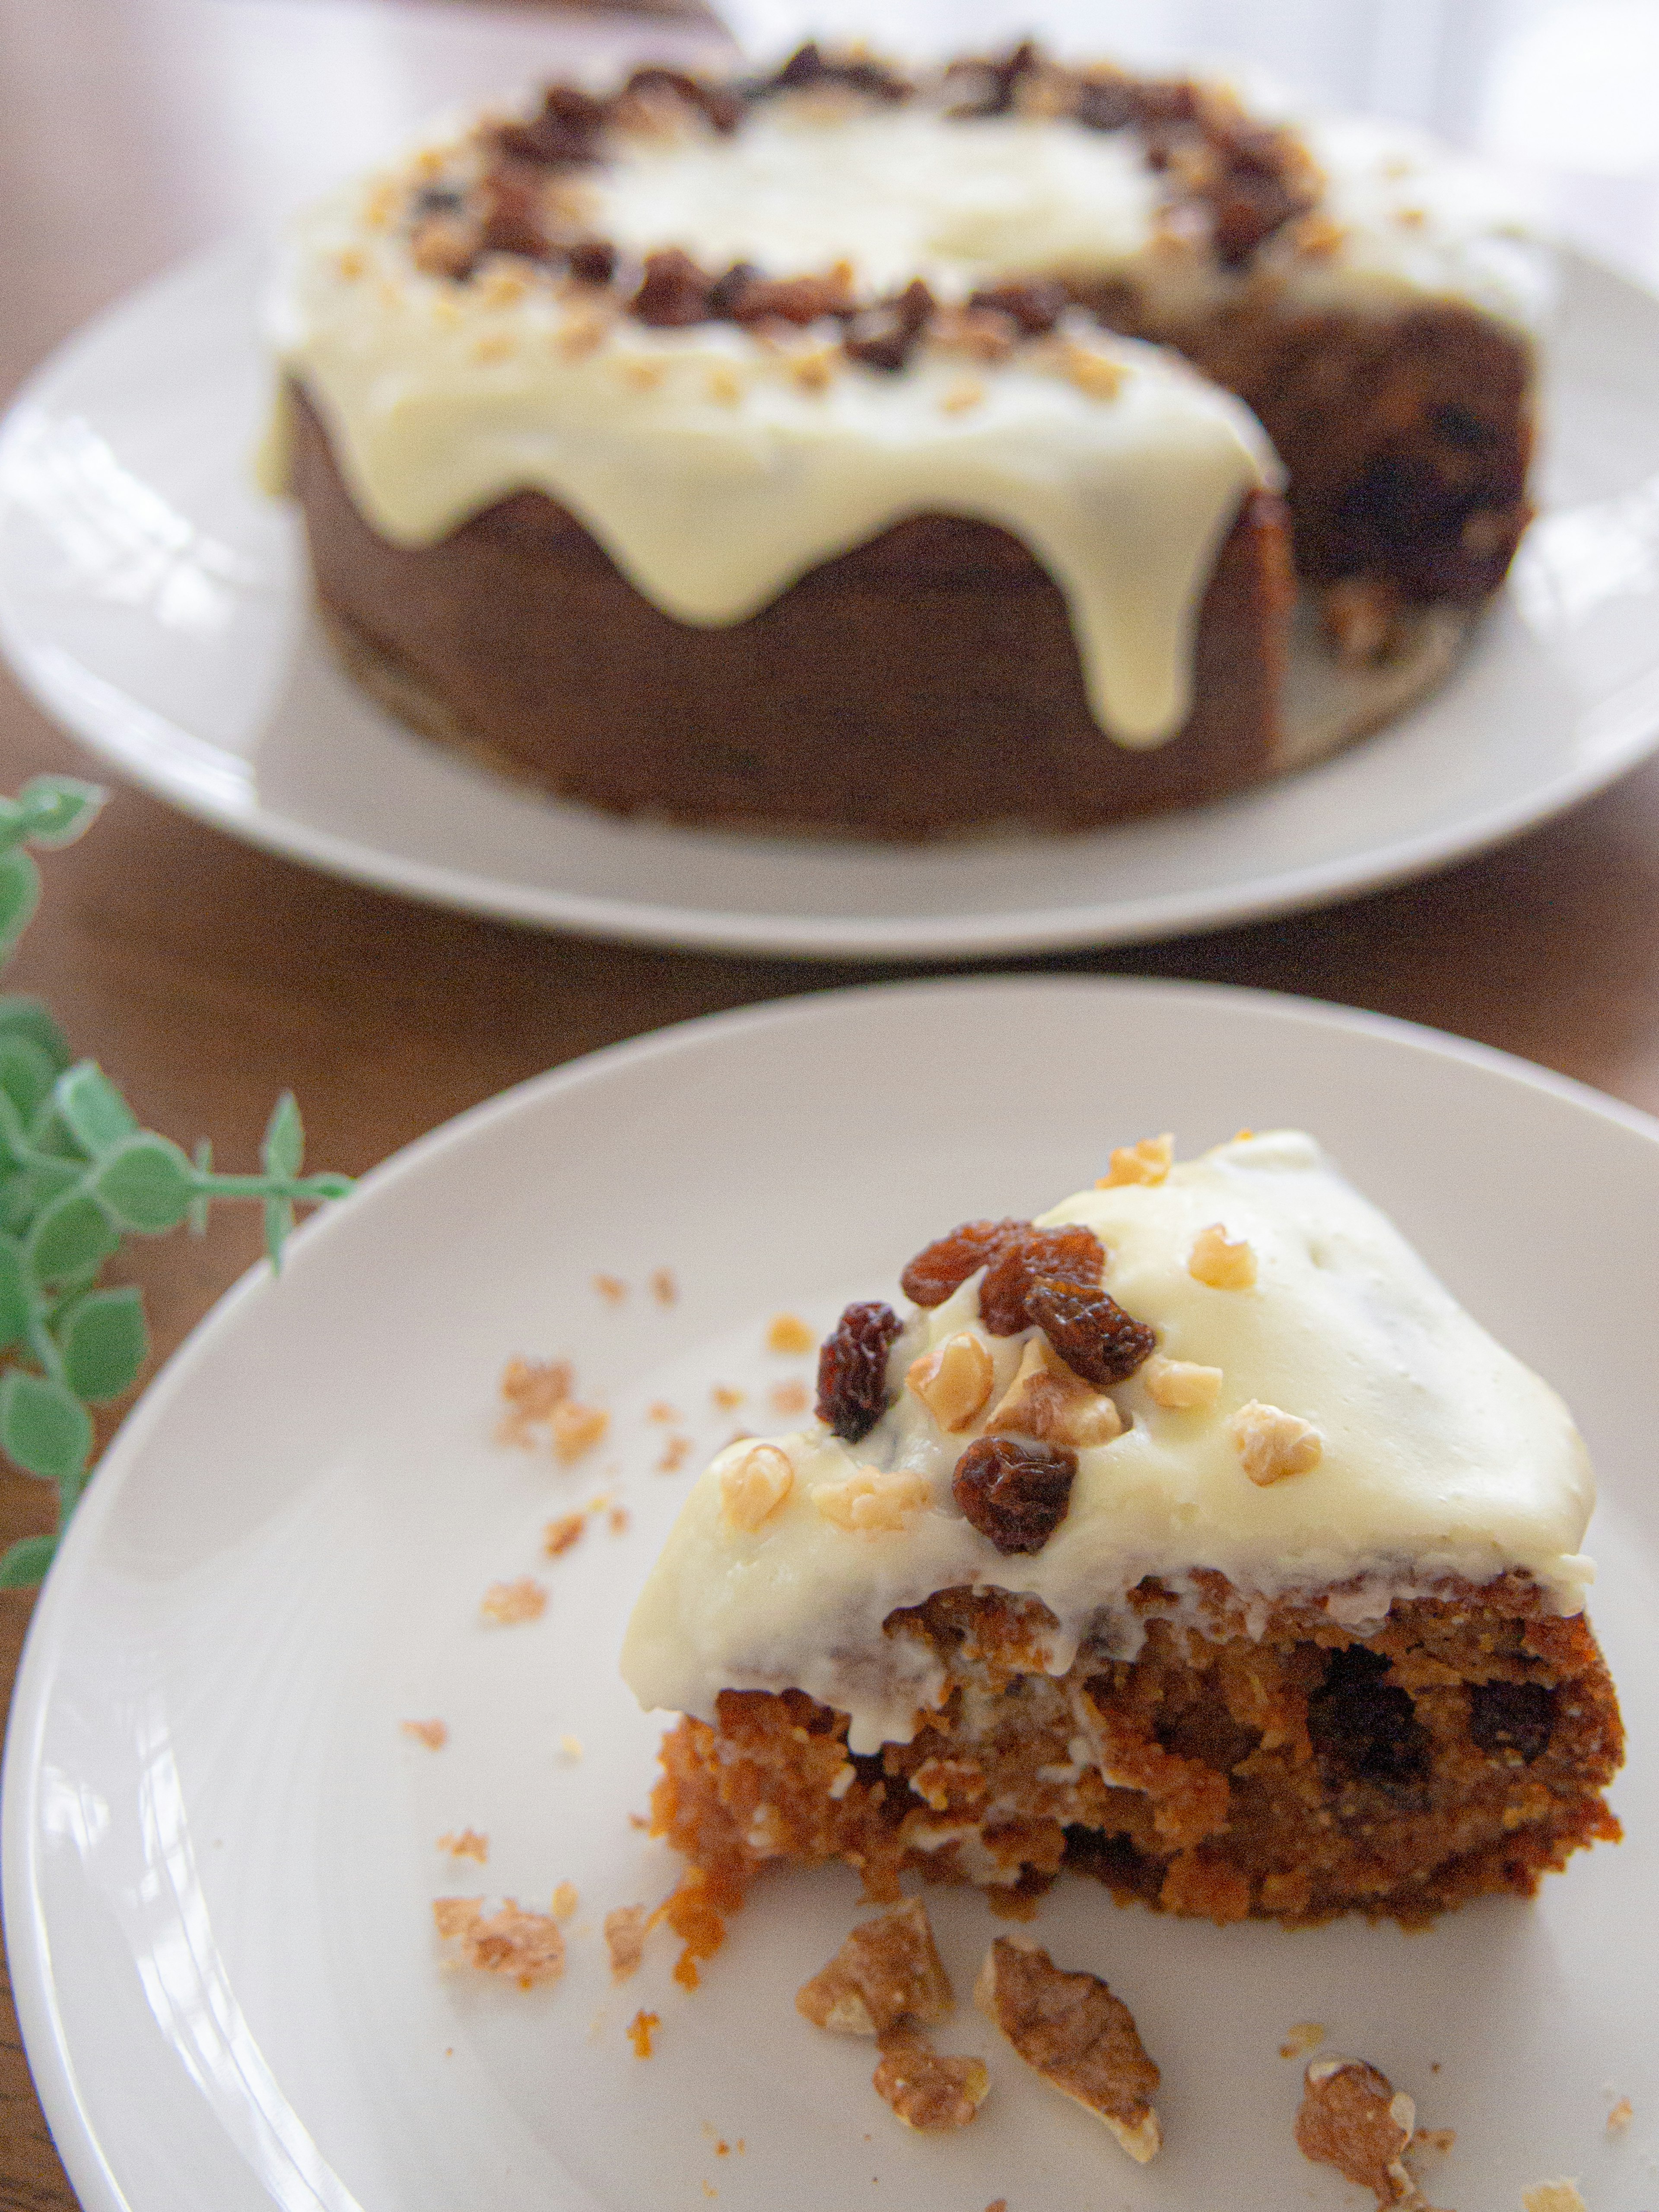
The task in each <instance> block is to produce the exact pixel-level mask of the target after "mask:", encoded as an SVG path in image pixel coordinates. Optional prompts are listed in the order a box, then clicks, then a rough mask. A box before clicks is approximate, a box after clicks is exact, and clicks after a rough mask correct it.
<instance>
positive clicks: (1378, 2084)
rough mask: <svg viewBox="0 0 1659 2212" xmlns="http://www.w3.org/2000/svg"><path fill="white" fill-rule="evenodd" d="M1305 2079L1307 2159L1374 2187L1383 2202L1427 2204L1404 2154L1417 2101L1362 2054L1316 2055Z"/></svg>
mask: <svg viewBox="0 0 1659 2212" xmlns="http://www.w3.org/2000/svg"><path fill="white" fill-rule="evenodd" d="M1303 2083H1304V2087H1303V2093H1302V2109H1301V2111H1300V2112H1298V2113H1297V2116H1296V2141H1297V2148H1298V2149H1299V2150H1300V2151H1301V2153H1302V2155H1303V2156H1304V2158H1306V2159H1311V2160H1313V2162H1314V2164H1315V2165H1316V2166H1334V2167H1335V2168H1336V2170H1337V2172H1339V2173H1340V2174H1341V2175H1342V2176H1343V2178H1344V2179H1346V2180H1348V2181H1352V2182H1357V2183H1358V2185H1359V2186H1360V2187H1361V2188H1362V2189H1369V2190H1371V2191H1374V2192H1375V2194H1376V2201H1377V2204H1378V2206H1379V2207H1383V2206H1388V2205H1393V2204H1406V2205H1412V2206H1418V2207H1420V2206H1422V2204H1423V2195H1422V2191H1420V2190H1419V2188H1418V2185H1417V2183H1416V2181H1415V2180H1414V2179H1413V2176H1412V2174H1411V2173H1410V2172H1409V2171H1408V2170H1407V2166H1406V2163H1405V2158H1404V2153H1405V2151H1406V2148H1407V2145H1408V2144H1409V2143H1410V2142H1411V2139H1412V2133H1413V2129H1414V2128H1415V2127H1416V2125H1417V2107H1416V2106H1415V2105H1414V2104H1413V2102H1412V2100H1411V2099H1410V2098H1409V2097H1408V2096H1407V2095H1406V2094H1405V2093H1404V2092H1403V2091H1402V2092H1401V2093H1400V2094H1398V2095H1396V2094H1395V2087H1394V2084H1393V2083H1392V2082H1391V2081H1389V2077H1388V2076H1387V2075H1386V2074H1379V2073H1378V2072H1377V2070H1376V2067H1375V2066H1368V2065H1367V2064H1366V2063H1365V2061H1364V2059H1363V2058H1316V2059H1314V2060H1312V2061H1311V2062H1310V2064H1309V2067H1308V2070H1307V2072H1306V2074H1305V2075H1304V2076H1303Z"/></svg>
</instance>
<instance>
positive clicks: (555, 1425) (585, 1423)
mask: <svg viewBox="0 0 1659 2212" xmlns="http://www.w3.org/2000/svg"><path fill="white" fill-rule="evenodd" d="M610 1425H611V1416H610V1414H609V1413H606V1412H605V1407H603V1406H579V1405H578V1404H577V1403H576V1401H575V1400H574V1398H567V1399H566V1400H565V1401H564V1402H563V1404H562V1405H559V1406H556V1407H554V1408H553V1413H552V1417H551V1419H550V1422H549V1427H550V1429H551V1431H552V1433H553V1449H554V1452H555V1454H556V1456H557V1457H558V1458H560V1459H562V1460H564V1461H565V1462H569V1461H571V1460H575V1459H580V1457H581V1455H582V1454H583V1453H584V1452H586V1451H592V1449H593V1447H594V1445H595V1444H596V1443H599V1439H600V1437H602V1436H604V1434H605V1431H606V1430H607V1429H608V1428H609V1427H610Z"/></svg>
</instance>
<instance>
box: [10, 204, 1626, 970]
mask: <svg viewBox="0 0 1659 2212" xmlns="http://www.w3.org/2000/svg"><path fill="white" fill-rule="evenodd" d="M259 265H260V257H259V256H258V254H257V253H256V252H254V251H253V250H252V249H251V248H248V247H240V248H237V249H235V250H228V251H225V252H220V253H219V254H217V255H216V256H214V257H212V258H210V259H207V260H204V261H201V262H197V263H195V264H191V266H189V267H187V268H185V269H183V270H179V271H178V272H177V273H176V274H174V275H173V276H168V277H166V278H164V279H163V280H162V281H161V283H157V284H155V285H153V286H151V287H150V288H149V289H147V290H145V291H143V292H140V293H138V294H137V295H135V297H134V298H132V299H131V301H128V302H127V303H126V304H125V306H123V307H118V308H117V309H116V310H115V311H114V312H113V313H112V314H110V315H109V316H107V317H106V318H105V319H103V320H102V321H101V322H99V323H97V324H94V325H93V327H92V328H91V329H90V330H89V331H87V332H85V333H84V334H83V335H82V337H79V338H78V339H76V341H74V342H73V343H71V344H70V345H69V346H68V347H67V348H66V349H64V352H63V353H61V354H60V355H59V356H57V358H56V359H55V360H54V361H53V362H51V363H49V364H48V365H47V367H46V368H45V369H44V370H43V371H42V372H41V374H40V376H39V377H38V378H37V379H36V380H35V381H34V383H33V385H32V386H30V387H29V389H28V390H27V392H26V393H25V395H24V396H23V398H21V400H20V401H19V403H18V404H17V406H16V408H15V410H14V412H13V414H12V416H11V417H10V420H9V425H8V427H7V429H6V431H5V433H4V435H3V439H0V641H3V643H4V645H5V648H6V650H7V651H8V653H9V654H10V656H11V658H12V660H13V661H14V663H15V666H16V667H17V669H18V671H19V673H20V674H21V677H22V678H23V680H24V682H25V683H26V684H27V685H28V686H29V688H30V689H31V690H33V693H34V694H35V696H36V697H37V698H38V699H39V700H40V702H41V704H42V705H43V706H44V707H45V708H46V710H47V711H48V712H49V713H50V714H53V715H54V716H56V717H57V719H58V720H59V721H61V722H63V723H64V725H65V726H67V727H69V728H70V730H72V731H74V732H76V733H77V734H78V735H79V736H80V737H82V738H83V739H84V740H85V741H86V742H87V743H88V744H90V745H91V746H92V747H93V748H94V750H96V751H97V752H99V753H100V754H102V755H103V756H104V757H105V758H106V759H107V760H109V761H110V762H111V763H113V765H114V766H115V767H116V768H117V769H119V770H120V771H122V772H123V773H124V774H125V775H130V776H131V777H133V778H134V779H135V780H136V781H138V782H140V783H143V784H145V785H147V786H148V787H149V788H150V789H151V790H153V791H155V792H157V793H160V794H161V796H162V797H164V798H167V799H171V800H172V801H173V803H174V804H175V805H179V806H182V807H183V808H185V810H186V811H188V812H190V813H192V814H197V815H199V816H201V817H203V818H204V820H207V821H210V822H213V823H218V824H219V825H220V826H221V827H222V828H223V829H229V830H232V831H234V832H235V833H236V834H237V835H239V836H245V837H247V838H250V839H252V841H253V842H256V843H258V844H262V845H266V846H269V847H270V848H273V849H275V850H276V851H278V852H283V853H287V854H291V855H292V856H293V857H294V858H295V859H297V860H306V861H309V862H310V863H312V864H313V866H319V867H323V868H327V869H331V870H332V871H335V872H337V873H339V874H342V875H346V876H353V877H356V878H360V879H361V880H362V881H364V882H367V883H371V884H380V885H382V886H384V887H385V888H386V889H389V890H399V891H404V892H408V893H410V894H411V895H412V896H416V897H418V898H425V899H432V900H435V901H437V902H441V903H444V904H448V905H453V906H459V907H465V908H473V909H475V910H476V911H477V912H480V913H484V914H492V915H503V916H506V917H508V918H510V919H513V920H515V921H528V922H538V923H541V924H544V925H546V926H552V927H562V928H569V929H580V930H585V931H587V932H589V933H593V934H596V935H599V936H612V937H619V938H630V939H643V940H649V941H654V942H658V943H667V944H673V945H703V946H710V947H714V948H715V949H718V950H723V951H741V950H747V951H768V952H784V953H796V954H805V955H810V956H815V957H830V956H841V955H851V956H854V957H871V958H875V957H883V958H891V957H898V958H933V957H946V956H962V955H975V956H977V955H986V954H995V953H1008V952H1013V951H1034V950H1040V949H1042V948H1044V947H1050V946H1057V945H1088V944H1103V943H1109V942H1114V941H1126V940H1130V939H1139V938H1148V937H1156V936H1158V935H1160V934H1165V933H1170V932H1172V931H1176V930H1186V929H1196V928H1201V927H1210V926H1212V925H1216V924H1219V923H1222V922H1227V921H1239V920H1241V919H1243V918H1245V917H1247V916H1249V915H1261V914H1272V913H1279V912H1283V911H1285V910H1287V909H1289V908H1297V907H1304V906H1310V905H1316V904H1318V903H1319V902H1321V901H1323V900H1328V899H1334V898H1339V897H1341V896H1346V895H1347V894H1349V893H1352V892H1354V891H1358V890H1364V889H1367V888H1369V887H1370V886H1373V885H1376V884H1383V883H1389V882H1395V881H1398V880H1400V879H1401V878H1407V877H1410V876H1412V875H1414V874H1418V873H1420V872H1423V871H1425V870H1426V869H1430V868H1433V867H1437V866H1440V865H1442V864H1443V863H1444V862H1446V861H1448V860H1454V859H1455V858H1457V857H1458V856H1459V855H1461V854H1468V853H1470V852H1474V851H1476V850H1478V849H1480V848H1481V847H1483V846H1486V845H1490V844H1492V843H1493V842H1495V841H1497V840H1498V839H1499V838H1502V837H1505V836H1510V834H1512V833H1513V832H1514V831H1516V830H1518V829H1523V828H1525V827H1526V826H1527V825H1528V824H1529V823H1534V822H1537V821H1540V820H1541V819H1543V818H1544V817H1547V816H1548V815H1550V814H1553V813H1554V812H1555V811H1558V810H1559V808H1561V807H1563V806H1565V805H1570V804H1571V802H1572V801H1573V800H1575V799H1580V798H1583V796H1584V795H1585V794H1586V793H1589V792H1591V791H1595V790H1596V789H1599V788H1600V787H1601V785H1603V784H1605V783H1607V781H1610V780H1611V778H1613V776H1615V775H1618V774H1620V771H1621V770H1623V769H1626V768H1628V767H1630V766H1631V765H1632V763H1633V762H1635V761H1636V760H1638V759H1639V758H1640V757H1642V755H1643V754H1644V752H1646V751H1647V750H1649V749H1650V747H1651V745H1652V744H1653V743H1654V742H1655V738H1656V735H1659V396H1656V387H1655V379H1654V364H1655V362H1656V361H1659V301H1655V300H1654V299H1653V298H1651V297H1650V295H1647V294H1646V293H1644V292H1642V291H1640V290H1639V289H1637V288H1636V287H1634V286H1632V285H1631V284H1629V283H1626V282H1625V281H1624V280H1623V279H1621V278H1619V277H1616V276H1611V275H1609V274H1607V272H1606V271H1604V270H1600V269H1597V268H1595V266H1593V265H1592V264H1589V263H1587V262H1583V261H1581V260H1570V261H1569V262H1568V264H1567V267H1566V295H1565V306H1564V311H1563V313H1562V316H1561V322H1560V328H1559V331H1558V332H1557V334H1556V337H1555V340H1554V343H1553V380H1554V389H1553V404H1552V430H1551V440H1550V450H1549V452H1548V454H1547V459H1546V464H1545V467H1544V470H1543V488H1544V501H1545V506H1546V509H1547V512H1546V513H1545V516H1544V518H1543V519H1542V520H1541V521H1540V522H1539V523H1538V524H1537V525H1536V526H1534V529H1533V531H1532V532H1531V534H1530V536H1529V537H1528V539H1527V541H1526V544H1525V546H1524V548H1523V551H1522V558H1521V560H1520V562H1519V564H1518V566H1517V568H1516V574H1515V579H1514V583H1513V586H1512V588H1511V589H1510V591H1509V592H1507V593H1506V594H1505V595H1504V598H1503V599H1502V600H1501V602H1500V603H1499V605H1498V606H1497V608H1496V609H1495V610H1494V611H1493V613H1492V617H1491V618H1490V620H1489V621H1488V622H1487V623H1486V624H1485V626H1484V628H1483V630H1482V633H1481V635H1480V637H1479V638H1478V640H1477V641H1476V643H1475V646H1474V651H1473V653H1472V654H1471V655H1470V657H1469V658H1468V660H1467V661H1466V662H1465V663H1464V665H1462V667H1461V668H1460V670H1459V671H1457V673H1456V674H1455V677H1454V678H1453V679H1452V681H1451V682H1450V684H1449V685H1448V686H1447V687H1446V688H1445V689H1444V690H1443V691H1442V692H1440V693H1439V694H1438V695H1437V696H1436V697H1435V698H1433V699H1431V700H1430V701H1429V702H1427V703H1426V704H1425V705H1424V706H1423V707H1422V708H1419V709H1418V710H1417V711H1416V712H1414V713H1413V714H1409V715H1407V717H1406V718H1405V719H1404V720H1401V721H1400V722H1399V723H1397V724H1396V725H1395V726H1394V727H1392V728H1391V729H1389V730H1388V731H1387V732H1383V734H1381V735H1379V736H1377V737H1376V738H1372V739H1370V741H1368V742H1367V743H1365V744H1361V745H1359V746H1358V747H1357V748H1356V749H1354V750H1352V751H1351V752H1349V753H1347V754H1346V755H1344V756H1343V757H1340V758H1339V759H1337V760H1334V761H1333V762H1330V763H1328V764H1327V765H1325V766H1323V767H1321V768H1319V769H1315V770H1312V771H1311V772H1310V773H1308V774H1305V775H1298V776H1296V777H1293V778H1291V779H1289V780H1288V781H1285V782H1283V783H1280V784H1277V785H1273V786H1271V787H1266V788H1263V789H1261V790H1259V791H1256V792H1255V793H1249V794H1247V795H1244V796H1243V797H1240V798H1237V799H1231V800H1229V801H1226V802H1225V803H1224V804H1221V805H1216V806H1212V807H1206V808H1204V809H1201V810H1199V811H1193V812H1188V813H1185V814H1180V815H1175V816H1170V817H1164V818H1161V819H1157V820H1152V821H1147V822H1143V823H1132V824H1129V825H1127V826H1125V827H1123V828H1121V829H1109V830H1103V831H1100V832H1097V833H1096V834H1093V835H1091V836H1073V837H1055V838H1043V839H1032V838H1029V837H1022V838H1018V839H1013V838H1009V839H1006V840H1000V841H995V842H983V843H980V844H976V845H975V844H969V845H955V846H942V847H938V848H931V849H928V848H923V849H915V848H909V849H894V848H875V847H869V846H863V845H856V844H850V843H849V844H840V845H837V844H822V843H819V844H812V843H805V842H797V841H792V840H785V839H777V838H763V837H745V836H735V835H732V834H729V833H725V832H714V831H695V830H685V829H665V828H662V827H660V826H647V825H640V824H630V823H623V822H618V821H616V820H612V819H611V818H610V817H605V816H603V815H599V814H597V813H593V812H591V811H587V810H586V809H583V808H580V807H576V806H572V805H561V804H559V803H557V802H556V801H554V800H551V799H542V798H539V797H538V796H536V795H535V794H533V793H526V792H524V791H522V790H520V789H517V788H515V787H512V786H510V785H508V784H507V783H505V782H502V781H498V780H496V779H495V778H492V777H490V776H489V775H487V774H486V773H485V772H484V771H483V770H481V769H476V768H474V767H472V766H471V765H469V764H468V763H465V762H463V761H461V760H459V759H457V758H455V757H451V756H450V755H448V754H447V753H445V752H443V751H441V750H439V749H438V748H437V747H435V746H432V745H429V744H425V743H424V742H422V740H421V739H419V738H415V737H413V736H411V735H410V734H409V733H408V732H405V731H404V729H403V728H402V727H401V726H398V724H397V723H395V722H393V721H392V720H390V719H389V718H388V717H387V716H386V714H383V713H382V712H381V711H380V709H379V708H376V707H375V706H374V705H373V704H371V703H370V702H368V700H367V699H365V698H363V697H362V696H359V694H358V693H357V692H356V690H355V689H354V688H353V687H352V686H350V685H349V684H348V683H347V682H346V680H345V679H344V678H343V677H342V676H341V675H340V674H339V673H338V671H337V670H336V668H335V666H334V665H333V664H332V662H331V660H330V659H329V658H328V656H327V654H326V653H325V650H324V649H323V647H322V646H321V644H320V641H319V638H318V636H317V635H316V633H315V630H314V629H313V624H312V623H311V620H310V618H309V613H308V605H309V598H308V588H307V581H306V568H305V561H304V555H303V550H302V547H301V537H300V532H299V530H298V526H297V524H296V522H295V518H294V516H293V515H292V513H289V512H288V511H287V510H286V509H284V508H283V507H280V506H278V505H275V504H272V503H271V502H270V501H265V500H264V499H262V498H261V497H260V495H258V493H257V492H256V491H255V490H254V489H253V488H252V483H251V480H250V476H249V455H250V453H251V451H252V447H253V444H254V441H255V439H256V436H257V435H258V429H259V426H260V421H261V416H262V411H263V410H264V405H265V404H266V397H267V392H268V386H269V372H268V369H267V368H266V366H265V364H264V362H263V360H262V358H261V356H260V353H259V350H258V345H257V343H256V342H255V337H254V301H255V296H256V292H257V289H258V270H259Z"/></svg>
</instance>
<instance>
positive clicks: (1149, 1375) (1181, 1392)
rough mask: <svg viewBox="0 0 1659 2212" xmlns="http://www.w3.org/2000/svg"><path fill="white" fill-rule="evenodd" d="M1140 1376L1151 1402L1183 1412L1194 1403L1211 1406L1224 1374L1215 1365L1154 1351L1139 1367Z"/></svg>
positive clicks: (1218, 1391) (1189, 1408)
mask: <svg viewBox="0 0 1659 2212" xmlns="http://www.w3.org/2000/svg"><path fill="white" fill-rule="evenodd" d="M1140 1379H1141V1381H1142V1382H1143V1383H1145V1384H1146V1394H1147V1395H1148V1396H1149V1397H1150V1398H1151V1400H1152V1403H1153V1404H1154V1405H1155V1406H1167V1407H1169V1408H1170V1411H1171V1412H1172V1413H1190V1412H1192V1411H1193V1410H1194V1407H1200V1406H1213V1405H1214V1403H1215V1401H1216V1399H1217V1397H1218V1395H1220V1390H1221V1385H1222V1382H1223V1380H1224V1377H1223V1376H1222V1372H1221V1370H1220V1369H1219V1368H1218V1367H1200V1365H1199V1364H1197V1362H1196V1361H1195V1360H1191V1359H1165V1358H1164V1356H1163V1354H1162V1353H1161V1352H1154V1353H1153V1354H1152V1358H1150V1359H1149V1360H1148V1361H1147V1362H1146V1365H1145V1366H1144V1367H1143V1368H1142V1369H1141V1370H1140Z"/></svg>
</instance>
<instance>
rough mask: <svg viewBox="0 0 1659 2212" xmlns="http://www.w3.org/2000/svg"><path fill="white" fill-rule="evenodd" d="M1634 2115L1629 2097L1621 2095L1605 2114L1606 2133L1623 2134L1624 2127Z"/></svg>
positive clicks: (1612, 2134) (1611, 2134)
mask: <svg viewBox="0 0 1659 2212" xmlns="http://www.w3.org/2000/svg"><path fill="white" fill-rule="evenodd" d="M1635 2117H1636V2115H1635V2113H1634V2112H1633V2111H1632V2106H1631V2101H1630V2099H1629V2098H1628V2097H1621V2098H1620V2100H1619V2102H1618V2103H1617V2104H1616V2105H1615V2106H1613V2110H1612V2111H1611V2112H1609V2113H1608V2114H1607V2133H1608V2134H1609V2135H1610V2136H1621V2135H1623V2134H1624V2132H1625V2130H1626V2128H1627V2127H1628V2126H1629V2125H1630V2124H1631V2122H1632V2119H1634V2118H1635Z"/></svg>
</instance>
